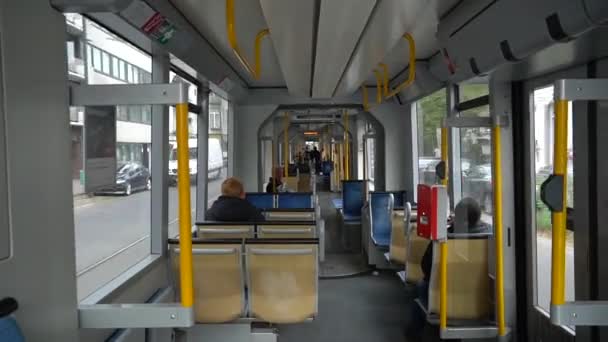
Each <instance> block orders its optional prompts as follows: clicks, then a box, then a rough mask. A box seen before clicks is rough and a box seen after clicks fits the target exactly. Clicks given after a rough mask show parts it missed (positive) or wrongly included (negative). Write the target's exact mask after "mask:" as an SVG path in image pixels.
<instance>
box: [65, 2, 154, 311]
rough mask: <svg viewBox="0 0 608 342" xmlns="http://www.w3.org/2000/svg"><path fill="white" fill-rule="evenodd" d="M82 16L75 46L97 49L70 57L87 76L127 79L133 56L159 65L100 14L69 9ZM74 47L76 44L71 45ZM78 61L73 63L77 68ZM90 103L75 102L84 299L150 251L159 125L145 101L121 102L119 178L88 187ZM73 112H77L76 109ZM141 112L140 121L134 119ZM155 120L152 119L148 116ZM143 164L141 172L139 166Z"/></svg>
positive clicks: (74, 30) (74, 76)
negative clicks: (155, 128)
mask: <svg viewBox="0 0 608 342" xmlns="http://www.w3.org/2000/svg"><path fill="white" fill-rule="evenodd" d="M74 18H79V21H78V22H82V25H76V26H75V25H71V26H70V28H69V29H68V46H86V47H87V48H86V49H84V51H85V53H87V54H88V55H89V56H88V57H87V58H83V59H82V60H77V59H70V58H68V63H85V64H86V65H85V69H86V70H87V72H86V73H84V72H83V73H82V74H80V73H73V72H72V73H70V75H69V77H70V80H71V81H72V82H74V83H80V84H122V83H125V82H124V80H121V79H120V78H121V75H122V74H124V71H122V70H121V67H122V66H124V65H125V63H130V64H131V65H135V66H137V67H138V68H139V69H141V70H147V71H148V72H151V70H152V58H151V57H150V55H148V54H146V53H145V52H143V51H142V50H140V49H138V48H137V47H135V46H133V45H132V44H130V43H128V42H126V41H125V40H123V39H122V38H120V37H118V36H116V35H114V34H112V33H111V32H110V31H108V30H107V29H105V28H104V27H103V26H101V25H99V24H97V23H96V22H94V21H92V20H89V19H86V18H83V17H82V16H79V15H76V14H70V15H67V20H68V25H70V22H73V21H74ZM68 49H69V47H68ZM76 69H77V66H70V67H69V68H68V70H76ZM87 110H88V109H87V108H70V128H71V134H72V136H71V147H70V148H71V155H72V171H71V173H72V179H73V181H72V188H73V194H74V197H73V201H74V220H75V230H76V232H75V238H76V241H75V246H76V250H75V252H76V270H75V271H76V275H77V289H78V299H79V300H82V299H84V298H86V297H87V296H89V295H90V294H91V293H93V292H94V291H95V290H97V289H99V288H100V287H101V286H103V285H104V284H106V283H108V282H109V281H111V280H112V279H114V278H116V276H118V275H119V274H121V273H123V272H124V271H126V270H127V269H128V268H130V267H132V266H133V265H135V264H136V263H137V262H139V261H141V260H142V259H144V258H145V257H146V256H148V255H150V252H151V249H150V245H151V243H150V234H151V230H150V227H151V222H150V221H151V219H150V216H151V212H150V202H151V201H150V192H149V191H148V190H149V189H150V187H151V175H150V172H149V167H150V161H151V158H152V156H151V153H150V148H151V142H152V141H151V128H152V127H151V125H150V122H149V120H144V119H142V112H146V113H148V112H149V109H147V110H144V109H142V106H136V107H135V106H134V107H124V106H122V107H117V108H116V117H117V122H116V160H117V165H116V169H115V170H114V172H115V177H116V182H115V183H114V184H107V186H103V187H101V188H98V189H95V190H94V191H93V192H91V193H88V194H85V193H84V186H83V185H84V182H85V180H86V178H87V177H88V176H90V175H87V170H85V168H84V164H85V162H84V161H85V157H86V156H85V144H95V143H96V142H95V141H84V139H83V133H84V131H85V130H89V129H91V130H94V129H95V127H94V126H91V125H94V122H90V123H89V124H87V122H85V120H84V117H85V116H86V113H87ZM72 114H73V115H72ZM133 117H135V118H137V120H136V121H137V122H133V120H131V119H132V118H133ZM146 121H147V122H146ZM133 170H139V171H138V172H132V171H133Z"/></svg>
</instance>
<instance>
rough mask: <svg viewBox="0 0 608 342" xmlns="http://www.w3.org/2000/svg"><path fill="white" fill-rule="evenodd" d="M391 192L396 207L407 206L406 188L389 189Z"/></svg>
mask: <svg viewBox="0 0 608 342" xmlns="http://www.w3.org/2000/svg"><path fill="white" fill-rule="evenodd" d="M389 192H390V193H391V194H393V200H394V208H395V209H402V208H403V207H404V206H405V199H406V194H407V192H406V191H405V190H399V191H389Z"/></svg>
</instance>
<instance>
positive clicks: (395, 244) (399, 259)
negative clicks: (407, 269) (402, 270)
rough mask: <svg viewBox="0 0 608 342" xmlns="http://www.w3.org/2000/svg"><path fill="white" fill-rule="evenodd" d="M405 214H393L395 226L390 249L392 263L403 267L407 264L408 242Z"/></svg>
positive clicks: (393, 226)
mask: <svg viewBox="0 0 608 342" xmlns="http://www.w3.org/2000/svg"><path fill="white" fill-rule="evenodd" d="M404 219H405V218H404V214H403V212H402V211H401V212H393V224H392V230H391V244H390V247H389V258H390V260H391V261H392V262H396V263H399V264H402V265H405V263H406V256H407V252H406V250H407V241H406V239H405V237H406V234H405V221H404Z"/></svg>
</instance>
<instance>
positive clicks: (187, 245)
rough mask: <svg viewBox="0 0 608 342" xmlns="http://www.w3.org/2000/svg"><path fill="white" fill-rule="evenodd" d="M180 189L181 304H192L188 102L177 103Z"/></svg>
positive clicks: (178, 183)
mask: <svg viewBox="0 0 608 342" xmlns="http://www.w3.org/2000/svg"><path fill="white" fill-rule="evenodd" d="M176 116H177V132H176V134H177V191H178V196H179V248H180V251H181V252H180V254H179V277H180V293H181V300H182V306H184V307H192V305H193V303H194V291H193V288H194V284H193V280H192V222H191V220H192V218H191V209H190V165H189V164H190V156H189V154H190V153H189V147H188V104H187V103H180V104H178V105H177V106H176Z"/></svg>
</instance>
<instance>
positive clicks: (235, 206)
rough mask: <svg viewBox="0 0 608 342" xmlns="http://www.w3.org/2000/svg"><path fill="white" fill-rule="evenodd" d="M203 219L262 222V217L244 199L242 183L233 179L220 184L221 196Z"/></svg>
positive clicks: (258, 211) (257, 210) (256, 209)
mask: <svg viewBox="0 0 608 342" xmlns="http://www.w3.org/2000/svg"><path fill="white" fill-rule="evenodd" d="M205 219H206V220H208V221H227V222H252V221H253V222H257V221H264V215H262V213H261V212H260V210H259V209H258V208H256V207H254V206H253V205H252V204H251V203H249V201H247V200H246V199H245V189H244V188H243V183H241V181H240V180H238V179H237V178H234V177H230V178H227V179H226V180H225V181H224V182H223V183H222V195H221V196H220V197H219V198H218V199H217V200H216V201H215V202H213V205H212V206H211V208H209V210H207V214H206V215H205Z"/></svg>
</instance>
